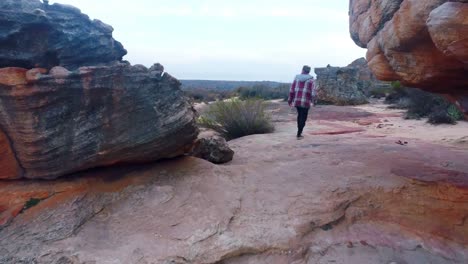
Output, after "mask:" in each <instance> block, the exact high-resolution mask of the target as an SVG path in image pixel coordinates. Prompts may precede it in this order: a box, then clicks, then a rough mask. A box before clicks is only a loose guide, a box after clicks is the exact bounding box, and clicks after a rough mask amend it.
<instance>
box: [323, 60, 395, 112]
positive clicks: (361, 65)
mask: <svg viewBox="0 0 468 264" xmlns="http://www.w3.org/2000/svg"><path fill="white" fill-rule="evenodd" d="M315 73H316V74H317V81H316V85H317V96H318V98H319V100H322V101H326V102H330V103H333V104H336V105H359V104H365V103H367V102H368V98H369V97H370V95H371V93H372V91H374V90H382V89H385V88H388V86H389V84H388V83H385V82H381V81H378V80H377V79H376V78H375V76H374V75H373V74H372V72H371V71H370V70H369V67H368V65H367V61H366V59H364V58H360V59H357V60H355V61H353V62H352V63H351V64H349V65H348V66H346V67H331V66H327V67H324V68H316V69H315Z"/></svg>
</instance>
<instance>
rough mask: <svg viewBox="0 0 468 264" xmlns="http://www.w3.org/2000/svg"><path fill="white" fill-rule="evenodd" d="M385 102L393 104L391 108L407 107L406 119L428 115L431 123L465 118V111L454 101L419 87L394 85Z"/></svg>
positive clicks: (444, 122) (443, 122) (453, 121)
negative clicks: (459, 108)
mask: <svg viewBox="0 0 468 264" xmlns="http://www.w3.org/2000/svg"><path fill="white" fill-rule="evenodd" d="M392 86H393V85H392ZM385 102H386V103H390V104H392V106H391V108H396V109H407V110H408V111H407V113H406V117H405V118H406V119H420V118H425V117H427V118H429V119H428V122H429V123H431V124H456V122H457V121H458V120H462V119H463V113H461V111H460V110H458V108H457V107H456V106H455V105H454V104H453V103H451V102H449V101H447V100H446V99H445V98H443V97H442V96H440V95H437V94H433V93H428V92H425V91H422V90H419V89H414V88H404V87H401V86H399V85H394V90H393V92H392V93H391V94H390V95H389V96H387V98H386V99H385Z"/></svg>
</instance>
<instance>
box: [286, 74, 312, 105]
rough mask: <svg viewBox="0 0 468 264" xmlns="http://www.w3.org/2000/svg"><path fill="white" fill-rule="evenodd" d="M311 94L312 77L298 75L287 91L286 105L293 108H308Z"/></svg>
mask: <svg viewBox="0 0 468 264" xmlns="http://www.w3.org/2000/svg"><path fill="white" fill-rule="evenodd" d="M313 93H314V77H312V76H310V75H309V74H299V75H297V76H296V78H295V79H294V82H293V84H292V85H291V89H290V90H289V99H288V103H289V104H290V105H293V106H295V107H304V108H310V103H311V101H312V95H313Z"/></svg>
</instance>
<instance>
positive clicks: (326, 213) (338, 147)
mask: <svg viewBox="0 0 468 264" xmlns="http://www.w3.org/2000/svg"><path fill="white" fill-rule="evenodd" d="M365 107H367V108H368V109H369V111H370V110H373V111H374V110H375V111H381V110H379V109H382V108H378V109H376V108H372V107H371V106H365ZM380 107H383V106H380ZM272 108H275V109H274V111H275V113H277V115H275V118H276V119H277V120H278V122H277V123H276V128H277V129H276V131H275V133H273V134H265V135H252V136H248V137H244V138H239V139H236V140H233V141H230V142H229V144H230V147H232V148H233V149H234V151H235V152H236V155H235V156H234V159H233V160H232V162H230V163H227V164H225V165H222V166H220V165H215V164H212V163H209V162H207V161H204V160H200V159H196V158H191V157H185V158H179V159H175V160H171V161H165V162H160V163H157V164H149V165H133V166H127V165H126V166H117V167H111V168H103V169H95V170H92V171H88V172H82V173H79V174H77V175H74V176H72V177H68V178H60V179H58V180H54V181H3V182H1V181H0V248H1V249H2V250H3V251H2V254H0V262H2V261H3V262H6V263H15V262H19V260H23V262H26V263H35V262H36V263H57V262H61V263H65V262H68V263H106V262H109V261H114V260H116V261H117V262H122V263H156V264H166V263H226V264H244V263H255V264H272V263H275V264H290V263H304V264H305V263H307V264H315V263H338V264H344V263H346V264H371V263H372V264H373V263H392V262H397V263H438V264H451V263H467V261H468V228H467V225H468V221H467V216H468V164H467V163H466V162H465V160H466V159H464V158H465V157H467V152H468V145H463V144H462V143H457V144H456V145H449V144H447V143H442V142H435V140H427V139H424V138H421V133H425V131H424V130H417V131H423V132H417V133H407V136H408V137H411V138H406V139H403V138H402V137H401V136H398V135H397V134H396V132H394V133H389V130H387V129H386V128H381V129H377V128H374V126H375V125H377V123H380V122H379V121H381V122H384V123H385V124H389V125H390V124H393V125H394V126H398V127H400V126H401V128H399V129H398V131H405V130H407V129H409V126H410V125H408V124H415V122H418V121H413V120H402V118H401V114H399V115H398V114H397V112H390V113H387V112H385V113H379V112H377V113H374V112H367V111H363V110H360V109H362V108H364V106H362V108H355V107H336V106H321V107H316V108H314V109H313V111H311V119H310V120H309V122H308V124H307V126H306V131H305V132H306V133H305V138H304V139H303V140H297V139H296V138H295V130H296V127H295V122H296V121H295V118H296V116H295V114H293V113H290V110H289V107H288V106H287V104H286V103H284V102H283V103H279V104H278V105H274V106H272ZM386 111H388V110H386ZM365 121H372V123H374V125H368V126H365V127H363V126H360V125H359V123H360V122H365ZM396 122H399V123H396ZM420 122H421V123H420V124H423V122H422V121H420ZM464 125H465V124H460V125H459V126H464ZM465 126H466V125H465ZM345 129H358V130H361V131H360V132H355V133H352V134H343V133H340V132H342V131H343V130H345ZM437 129H438V128H433V130H434V132H435V131H436V130H437ZM452 129H459V128H458V127H452ZM448 130H449V129H445V131H446V132H447V131H448ZM411 131H414V130H411ZM333 132H336V133H333ZM311 134H313V135H311ZM435 134H437V133H435ZM446 134H449V133H446ZM398 140H405V141H408V142H409V143H408V144H407V145H405V146H402V145H399V144H395V142H396V141H398ZM31 201H39V203H37V204H36V205H35V206H28V204H30V203H31ZM343 247H344V248H345V250H342V249H343ZM59 260H60V261H59ZM328 260H329V261H328Z"/></svg>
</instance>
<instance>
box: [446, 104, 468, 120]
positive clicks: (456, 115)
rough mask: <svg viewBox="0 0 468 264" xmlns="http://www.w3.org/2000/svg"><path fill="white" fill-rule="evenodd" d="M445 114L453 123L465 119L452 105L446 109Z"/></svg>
mask: <svg viewBox="0 0 468 264" xmlns="http://www.w3.org/2000/svg"><path fill="white" fill-rule="evenodd" d="M447 114H448V115H449V116H450V117H451V118H452V119H453V120H455V121H460V120H463V119H464V118H465V116H464V115H463V113H462V111H460V109H458V107H456V106H455V105H454V104H452V105H450V106H449V108H448V109H447Z"/></svg>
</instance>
